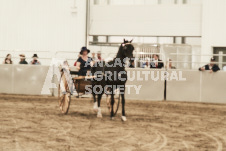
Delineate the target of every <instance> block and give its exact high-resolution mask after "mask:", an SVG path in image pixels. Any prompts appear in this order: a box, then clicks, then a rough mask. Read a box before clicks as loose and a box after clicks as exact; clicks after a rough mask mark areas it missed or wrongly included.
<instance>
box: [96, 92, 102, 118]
mask: <svg viewBox="0 0 226 151" xmlns="http://www.w3.org/2000/svg"><path fill="white" fill-rule="evenodd" d="M102 95H103V94H98V112H97V117H100V118H102V114H101V108H100V102H101V98H102Z"/></svg>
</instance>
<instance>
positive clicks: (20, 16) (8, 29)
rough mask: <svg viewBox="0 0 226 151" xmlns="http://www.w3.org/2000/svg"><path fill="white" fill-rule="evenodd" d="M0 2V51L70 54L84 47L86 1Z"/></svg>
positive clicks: (4, 0)
mask: <svg viewBox="0 0 226 151" xmlns="http://www.w3.org/2000/svg"><path fill="white" fill-rule="evenodd" d="M73 6H74V0H19V1H18V0H1V1H0V33H1V34H0V50H12V49H13V50H14V49H23V50H33V51H74V50H79V49H80V48H81V47H82V46H83V45H85V30H86V26H85V23H86V1H85V0H77V13H72V7H73Z"/></svg>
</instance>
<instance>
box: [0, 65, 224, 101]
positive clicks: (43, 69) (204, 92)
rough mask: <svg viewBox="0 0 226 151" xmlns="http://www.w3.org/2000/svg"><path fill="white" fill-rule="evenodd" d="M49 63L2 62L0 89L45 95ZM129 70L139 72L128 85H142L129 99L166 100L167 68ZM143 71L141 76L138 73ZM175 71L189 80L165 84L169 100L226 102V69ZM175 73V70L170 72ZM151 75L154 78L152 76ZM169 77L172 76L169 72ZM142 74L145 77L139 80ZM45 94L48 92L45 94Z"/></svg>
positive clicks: (132, 91)
mask: <svg viewBox="0 0 226 151" xmlns="http://www.w3.org/2000/svg"><path fill="white" fill-rule="evenodd" d="M51 68H52V67H50V66H31V65H0V83H1V84H0V93H6V94H24V95H42V93H41V92H42V90H43V86H44V83H45V80H46V77H47V73H48V71H49V72H52V74H53V72H54V70H50V69H51ZM147 71H150V72H153V75H154V78H157V77H158V74H159V76H160V79H159V80H157V81H155V80H154V79H153V78H152V76H150V75H149V77H148V80H145V79H144V78H145V76H144V72H147ZM127 72H128V73H129V74H130V75H129V77H130V78H132V75H133V74H136V76H135V77H136V78H135V80H128V82H127V86H128V85H132V86H134V85H136V86H137V87H138V86H139V85H141V86H142V87H141V89H140V93H139V94H136V91H135V89H134V88H131V89H130V90H131V91H130V94H128V88H127V89H126V99H128V100H147V101H163V100H164V80H161V74H162V73H164V70H149V69H139V68H136V69H131V68H128V69H127ZM138 72H140V73H142V74H140V75H141V76H139V77H138V76H137V73H138ZM168 72H169V74H171V73H172V72H174V74H175V73H178V75H179V72H181V73H182V75H181V77H182V78H186V80H182V81H177V80H176V79H174V80H169V81H167V86H166V94H167V95H166V100H167V101H186V102H203V103H226V93H225V90H226V79H225V77H226V72H222V71H219V72H217V73H209V72H208V71H206V72H200V71H194V70H169V71H168ZM171 75H172V74H171ZM150 77H151V78H150ZM169 77H170V76H169ZM140 78H143V79H144V80H140ZM57 81H58V80H57V77H56V76H55V77H54V78H53V79H52V81H49V82H48V83H51V85H50V87H55V86H57V84H58V82H57ZM45 95H46V94H45ZM48 95H54V96H57V88H53V89H52V88H50V89H49V94H48Z"/></svg>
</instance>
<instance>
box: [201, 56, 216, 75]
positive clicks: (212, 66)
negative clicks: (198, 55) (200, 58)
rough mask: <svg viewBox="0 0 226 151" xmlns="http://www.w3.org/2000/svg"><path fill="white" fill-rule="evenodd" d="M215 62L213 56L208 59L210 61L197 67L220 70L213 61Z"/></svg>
mask: <svg viewBox="0 0 226 151" xmlns="http://www.w3.org/2000/svg"><path fill="white" fill-rule="evenodd" d="M214 62H215V58H214V57H212V58H211V59H210V63H209V64H207V65H205V66H203V67H200V68H199V71H205V70H210V72H217V71H218V70H220V68H219V67H218V65H217V64H215V63H214Z"/></svg>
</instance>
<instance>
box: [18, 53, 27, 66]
mask: <svg viewBox="0 0 226 151" xmlns="http://www.w3.org/2000/svg"><path fill="white" fill-rule="evenodd" d="M19 64H28V63H27V61H26V57H25V55H24V54H20V62H19Z"/></svg>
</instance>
